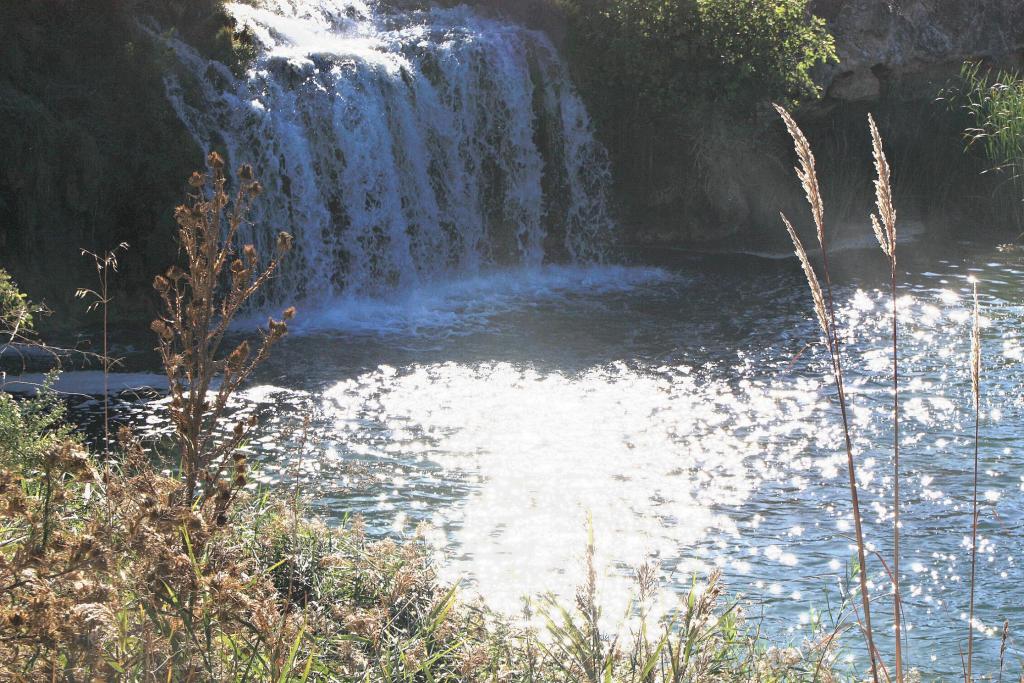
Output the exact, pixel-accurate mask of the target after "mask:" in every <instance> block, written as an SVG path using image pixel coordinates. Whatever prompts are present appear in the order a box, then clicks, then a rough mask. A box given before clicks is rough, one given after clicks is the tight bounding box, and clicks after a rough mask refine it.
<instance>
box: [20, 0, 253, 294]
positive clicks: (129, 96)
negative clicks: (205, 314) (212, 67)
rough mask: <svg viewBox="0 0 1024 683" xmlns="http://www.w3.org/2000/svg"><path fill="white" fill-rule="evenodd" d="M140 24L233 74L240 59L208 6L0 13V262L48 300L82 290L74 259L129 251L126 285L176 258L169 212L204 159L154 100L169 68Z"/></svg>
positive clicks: (217, 13) (125, 3)
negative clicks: (0, 144) (124, 246)
mask: <svg viewBox="0 0 1024 683" xmlns="http://www.w3.org/2000/svg"><path fill="white" fill-rule="evenodd" d="M151 19H155V20H156V22H158V24H159V25H160V26H161V27H164V28H163V30H165V31H175V32H178V33H179V34H180V35H181V36H182V37H184V38H185V39H186V40H188V41H189V42H190V43H192V44H193V45H196V46H197V47H198V48H199V49H200V50H202V51H203V52H205V53H206V54H208V55H210V56H213V57H217V58H218V59H221V60H223V61H226V62H228V63H230V64H233V65H235V66H236V67H238V66H240V64H241V62H242V61H243V60H244V58H245V56H246V55H247V53H248V51H250V50H251V46H249V45H247V44H246V43H245V40H244V38H245V37H244V36H236V35H235V33H234V31H233V29H232V27H231V25H230V21H229V19H228V17H227V16H226V15H225V14H224V12H223V11H222V8H221V7H220V2H219V0H170V1H166V0H97V1H94V2H72V1H69V0H32V2H21V1H13V0H12V1H6V2H2V3H0V103H2V104H0V139H2V140H4V153H3V154H2V155H0V252H3V253H4V254H5V255H6V256H7V258H5V262H6V263H8V264H9V266H10V267H12V268H13V269H14V275H16V276H19V278H20V279H21V280H22V282H24V283H30V284H31V285H32V286H33V291H35V292H36V294H37V296H39V297H41V298H45V299H46V300H48V301H51V300H54V299H56V300H57V303H58V304H59V303H60V300H61V299H67V298H68V293H69V292H73V291H74V284H76V283H80V282H83V281H85V279H86V277H87V275H86V273H87V272H88V270H90V269H91V264H89V263H87V262H86V261H85V260H84V259H81V257H80V256H79V250H80V249H81V248H86V249H89V250H91V251H94V252H96V253H102V252H105V251H106V250H107V249H109V248H111V247H112V246H114V245H116V244H118V243H120V242H124V241H127V242H129V244H130V245H131V250H130V251H129V252H128V254H127V255H126V257H125V259H124V267H125V270H126V271H127V275H128V276H129V278H128V279H129V280H131V279H133V278H132V276H133V275H135V276H137V279H136V281H142V280H143V278H144V277H145V275H146V274H148V273H150V272H152V271H153V270H156V268H157V266H158V264H160V263H163V262H166V260H167V259H168V258H169V255H171V254H173V244H172V242H171V239H170V236H171V234H172V231H171V226H172V225H173V223H172V217H171V209H172V208H173V206H174V204H175V199H176V198H177V197H178V196H179V194H180V187H179V183H180V179H181V178H183V177H186V176H187V174H188V171H189V170H190V169H192V168H194V167H195V166H197V165H198V164H199V163H200V162H201V160H202V152H201V151H200V150H199V149H198V148H197V147H196V146H195V145H194V143H193V141H192V139H191V137H190V136H189V135H188V134H187V132H186V131H185V130H184V128H183V126H182V125H181V123H180V122H179V121H178V118H177V117H176V116H175V114H174V111H173V110H172V109H171V107H170V106H169V104H168V102H167V99H166V97H165V95H164V84H163V74H164V73H165V71H166V70H167V69H168V68H170V63H171V59H172V57H171V55H170V54H169V53H168V51H167V48H166V47H165V46H164V45H163V44H162V43H161V41H159V40H154V39H153V38H152V37H151V36H150V35H148V34H147V33H146V31H145V30H143V25H144V24H145V23H146V22H147V21H151ZM152 25H155V24H152ZM44 250H45V253H46V256H47V258H46V259H42V258H38V257H39V256H41V253H40V252H42V251H44ZM54 263H59V264H60V265H61V268H59V269H56V270H55V269H53V268H52V265H53V264H54ZM136 300H137V299H136Z"/></svg>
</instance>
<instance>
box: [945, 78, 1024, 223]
mask: <svg viewBox="0 0 1024 683" xmlns="http://www.w3.org/2000/svg"><path fill="white" fill-rule="evenodd" d="M961 80H962V81H963V83H964V89H963V92H961V93H960V94H959V98H960V99H962V100H963V101H964V106H965V107H966V109H967V111H968V112H969V113H970V115H971V116H972V117H973V119H974V122H975V127H974V128H971V129H968V130H967V136H968V140H969V143H970V144H971V145H977V146H980V147H981V149H982V150H983V151H984V153H985V156H986V158H987V159H988V160H989V162H990V163H992V164H993V166H992V170H993V171H997V172H1001V173H1004V174H1006V175H1007V176H1008V177H1009V181H1010V183H1011V184H1012V185H1013V188H1014V191H1015V194H1016V198H1017V199H1018V201H1017V203H1016V211H1015V214H1016V219H1017V225H1018V228H1024V77H1022V76H1021V75H1020V74H1019V73H1016V72H1013V71H993V70H991V69H987V68H985V67H984V66H983V65H982V64H981V63H980V62H968V63H967V64H965V65H964V66H963V69H962V70H961Z"/></svg>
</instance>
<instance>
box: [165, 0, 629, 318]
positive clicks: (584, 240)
mask: <svg viewBox="0 0 1024 683" xmlns="http://www.w3.org/2000/svg"><path fill="white" fill-rule="evenodd" d="M228 11H229V12H231V13H232V14H233V16H234V17H235V18H236V19H237V21H238V28H239V29H240V30H246V31H248V32H249V33H250V34H251V35H253V36H254V37H255V40H256V42H257V44H258V45H259V48H260V52H259V57H258V58H257V60H256V62H255V64H254V65H253V66H252V68H251V69H250V70H249V72H248V73H247V74H246V75H245V77H243V78H236V77H234V76H233V75H232V74H231V73H230V72H229V71H228V70H227V69H226V68H225V67H224V66H223V65H221V64H218V63H215V62H208V61H206V60H205V59H203V58H201V57H200V56H199V55H198V54H196V53H195V52H194V51H192V50H191V49H189V48H188V47H187V46H185V45H182V44H180V43H176V44H175V46H176V50H177V54H178V56H179V58H180V60H181V63H182V64H183V66H184V74H183V75H182V76H181V77H180V78H175V77H169V79H168V93H169V95H170V96H171V100H172V102H173V103H174V106H175V107H176V109H177V111H178V113H179V115H180V117H181V119H182V120H183V121H184V122H185V124H186V125H187V127H188V129H189V130H190V131H191V132H192V135H193V136H194V137H195V139H196V140H197V142H198V143H199V144H200V145H201V146H202V147H203V148H205V149H213V148H215V147H217V148H221V149H225V150H226V152H227V154H228V157H229V160H230V164H231V165H232V166H237V165H238V164H241V163H251V164H252V165H253V166H254V168H255V169H256V171H257V173H258V175H259V177H260V178H261V180H262V182H263V184H264V186H265V188H266V190H267V192H266V194H265V195H263V196H262V197H261V198H260V200H259V202H258V205H257V208H256V211H255V214H254V216H253V224H254V225H253V227H252V228H251V229H249V230H247V232H246V234H245V235H244V238H245V239H246V240H247V241H252V242H253V243H255V244H256V245H257V247H260V248H261V251H262V252H263V253H268V252H269V251H270V250H271V249H272V245H273V243H274V242H273V240H274V237H275V235H276V233H277V231H278V230H282V229H284V230H289V231H291V232H292V233H293V234H294V235H295V237H296V247H297V248H296V250H295V252H294V253H293V254H292V255H291V256H290V257H289V258H288V259H287V262H286V264H285V265H284V268H283V271H282V273H281V276H280V277H279V278H277V279H276V280H275V282H274V283H273V286H272V288H271V290H270V291H269V298H270V299H271V300H272V301H275V302H276V301H279V300H285V298H287V300H288V301H289V302H291V301H294V300H304V301H308V302H316V303H318V304H323V303H327V302H331V301H334V300H336V299H338V298H339V297H366V296H379V295H390V294H392V293H394V292H409V291H412V290H414V289H417V288H420V287H424V286H432V285H435V284H437V283H438V282H445V281H447V280H449V279H450V278H451V277H452V276H453V275H460V276H461V275H466V274H469V275H473V274H476V273H478V272H481V270H483V269H486V268H489V267H492V266H494V265H500V266H513V265H514V266H525V267H530V268H536V267H539V266H541V265H542V264H544V263H548V262H590V261H594V260H599V259H600V258H601V256H602V254H603V253H604V252H605V249H606V248H607V245H608V243H609V240H610V237H611V233H612V221H611V219H610V217H609V214H608V206H607V203H608V200H607V187H608V184H609V165H608V160H607V155H606V153H605V151H604V149H603V148H602V147H601V146H600V145H599V144H598V143H597V142H596V141H595V140H594V138H593V135H592V134H591V124H590V120H589V117H588V116H587V113H586V111H585V109H584V107H583V105H582V102H581V101H580V99H579V97H578V96H577V94H576V92H575V90H574V88H573V86H572V83H571V81H570V80H569V77H568V72H567V70H566V68H565V65H564V64H563V63H562V61H561V60H560V58H559V56H558V55H557V53H556V51H555V50H554V48H553V47H552V45H551V43H550V41H549V40H548V39H547V38H546V37H545V36H544V35H543V34H541V33H538V32H534V31H529V30H526V29H524V28H521V27H519V26H515V25H512V24H508V23H503V22H500V21H496V20H491V19H485V18H482V17H479V16H477V15H475V14H474V13H473V12H472V11H470V10H469V9H468V8H465V7H458V8H453V9H437V8H435V9H430V10H421V11H406V12H397V11H395V10H388V9H385V8H383V7H378V6H376V5H374V4H369V3H363V2H353V1H349V0H302V1H301V2H300V1H297V0H292V1H289V0H273V1H268V2H264V3H260V5H259V6H252V5H249V4H242V3H234V4H229V5H228Z"/></svg>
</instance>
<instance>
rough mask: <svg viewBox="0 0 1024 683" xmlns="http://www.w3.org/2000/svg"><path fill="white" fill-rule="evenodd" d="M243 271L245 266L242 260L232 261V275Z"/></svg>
mask: <svg viewBox="0 0 1024 683" xmlns="http://www.w3.org/2000/svg"><path fill="white" fill-rule="evenodd" d="M243 270H245V264H244V263H242V259H237V258H236V259H235V260H234V261H232V262H231V272H232V273H235V274H236V275H237V274H238V273H241V272H242V271H243Z"/></svg>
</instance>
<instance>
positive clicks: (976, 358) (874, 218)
mask: <svg viewBox="0 0 1024 683" xmlns="http://www.w3.org/2000/svg"><path fill="white" fill-rule="evenodd" d="M971 73H973V74H974V75H973V76H972V77H974V78H977V77H978V76H977V73H976V72H970V73H969V74H968V75H969V76H970V75H971ZM1020 85H1021V88H1022V90H1021V92H1022V95H1024V82H1021V83H1020ZM993 87H994V86H993ZM1002 88H1003V86H1000V92H1002ZM1020 103H1021V104H1024V99H1021V101H1020ZM776 109H777V110H778V111H779V114H780V115H781V116H782V118H783V120H784V122H785V124H786V127H787V129H788V131H789V133H790V135H791V136H792V138H793V141H794V144H795V147H796V152H797V157H798V159H799V166H798V167H797V169H796V171H797V176H798V178H799V179H800V182H801V184H802V185H803V187H804V190H805V192H806V194H807V199H808V202H809V204H810V206H811V213H812V216H813V219H814V224H815V227H816V229H817V234H818V242H819V245H820V246H821V260H822V270H823V274H824V278H825V283H826V287H825V288H824V289H823V288H822V286H821V284H820V282H819V280H818V276H817V274H816V272H815V269H814V267H813V266H812V264H811V262H810V259H809V257H808V255H807V251H806V249H805V248H804V246H803V244H802V242H801V240H800V237H799V235H798V234H797V232H796V230H795V229H794V227H793V225H792V224H791V223H790V221H789V220H788V219H787V218H786V216H785V215H783V216H782V220H783V223H784V224H785V226H786V230H787V232H788V233H789V235H790V238H791V239H792V241H793V245H794V247H795V250H796V255H797V257H798V259H799V261H800V264H801V267H802V268H803V271H804V274H805V275H806V278H807V282H808V285H809V287H810V291H811V298H812V301H813V303H814V309H815V315H816V317H817V318H818V321H819V323H820V325H821V328H822V330H823V332H824V333H825V337H826V340H827V343H828V347H829V353H830V357H831V361H832V372H833V379H834V381H835V384H836V388H837V392H838V395H839V404H840V409H841V413H842V424H843V433H844V439H845V444H846V452H847V458H848V467H849V475H850V496H851V502H852V505H853V516H854V522H855V525H856V531H857V539H856V540H857V554H858V560H859V562H860V567H859V570H860V571H859V578H860V588H861V606H862V609H863V618H862V621H861V629H862V631H863V632H864V636H865V640H866V642H867V648H868V654H869V657H870V661H871V669H872V677H873V678H874V679H875V680H876V681H877V680H878V675H879V672H881V674H882V675H883V676H884V677H885V679H886V680H891V678H890V674H889V671H888V669H887V668H886V666H885V664H884V662H883V660H882V657H881V655H880V653H879V652H878V650H877V649H876V648H875V645H874V634H873V630H872V624H871V617H870V599H869V596H868V593H867V581H866V573H867V572H866V566H865V564H864V558H865V540H864V536H863V532H862V530H861V525H860V509H859V499H858V495H857V493H858V492H857V486H856V463H855V461H854V459H853V455H852V451H851V448H850V444H851V435H850V428H849V422H848V420H847V416H846V407H845V397H844V394H845V392H844V388H843V376H842V358H841V350H840V344H839V338H840V336H839V334H838V332H837V330H836V322H835V313H834V307H833V305H832V298H831V285H830V281H829V276H828V253H827V250H826V248H825V244H826V242H825V236H824V227H823V226H824V220H823V217H824V207H823V205H822V201H821V194H820V191H819V190H818V182H817V177H816V169H815V165H814V156H813V153H812V152H811V149H810V145H809V143H808V142H807V139H806V138H805V137H804V135H803V133H802V132H801V130H800V128H799V126H798V125H797V124H796V122H795V120H794V119H793V118H792V116H790V115H789V113H788V112H786V111H785V110H784V109H782V108H781V107H778V106H776ZM1021 113H1022V114H1024V109H1022V110H1021ZM1011 118H1012V117H1011ZM1008 120H1009V119H1008ZM1008 125H1010V127H1011V130H1012V125H1016V124H1013V123H1012V122H1011V123H1010V124H1008ZM868 128H869V130H870V133H871V142H872V152H873V158H874V166H875V174H876V178H875V181H874V186H875V212H873V213H872V214H871V216H870V221H871V226H872V229H873V231H874V234H875V237H876V239H877V240H878V245H879V247H880V249H881V251H882V254H883V255H884V256H885V257H886V259H887V261H888V265H889V276H890V277H889V289H890V291H889V294H890V298H891V305H892V332H891V342H892V394H893V411H892V428H893V443H892V452H893V502H892V505H893V554H892V564H891V570H890V568H889V566H888V565H885V561H884V559H883V558H882V556H881V555H880V554H879V555H878V556H879V559H881V560H882V563H883V565H885V566H884V568H885V569H886V571H887V572H888V574H889V579H890V582H891V584H892V592H893V627H894V632H895V640H894V647H893V653H894V672H893V675H894V677H895V680H896V681H897V683H903V681H904V680H906V679H907V674H906V672H905V670H904V664H905V645H906V643H905V641H904V637H905V635H906V634H905V632H904V628H903V598H902V593H901V590H900V579H901V576H900V557H901V550H900V547H901V527H900V505H901V498H900V484H901V480H902V472H901V470H900V400H899V396H900V395H899V390H900V373H899V368H900V364H899V310H898V304H899V298H898V294H897V284H898V283H897V276H898V272H897V258H896V251H897V250H896V246H897V232H896V209H895V207H894V203H893V192H892V183H891V169H890V166H889V163H888V160H887V158H886V155H885V149H884V144H883V140H882V136H881V133H880V132H879V130H878V125H877V124H876V122H875V119H874V117H873V116H871V115H870V114H869V115H868ZM1022 133H1024V127H1022V128H1021V129H1020V131H1019V132H1016V133H1013V135H1020V134H1022ZM1006 136H1007V137H1003V138H1001V139H1000V140H991V141H989V144H991V145H993V146H994V148H996V149H999V150H1001V153H1005V154H1007V155H1010V154H1011V150H1010V149H1009V147H1006V148H1004V147H1001V145H1009V144H1010V143H1009V142H1008V141H1009V140H1010V139H1011V138H1012V136H1011V134H1010V132H1006ZM1019 142H1024V137H1021V138H1020V140H1019ZM1019 142H1018V144H1019ZM1014 153H1015V154H1021V155H1022V157H1021V158H1024V152H1022V151H1021V150H1020V149H1018V150H1017V152H1014ZM1013 164H1014V166H1015V168H1024V166H1018V164H1019V161H1016V162H1013ZM973 304H974V305H973V316H972V326H971V357H970V367H969V374H970V377H971V396H972V409H973V412H974V458H973V487H972V500H971V544H970V546H971V559H970V565H971V571H970V581H969V586H968V590H969V610H968V618H967V622H968V626H967V628H968V635H967V653H966V656H965V655H964V653H963V650H962V648H961V650H960V652H961V658H962V660H963V674H964V681H965V683H973V681H974V667H973V660H974V624H975V616H974V615H975V593H976V585H977V563H978V562H977V553H978V526H979V521H980V516H979V514H980V513H979V505H978V477H979V468H980V462H979V458H980V432H981V324H980V305H979V301H978V284H977V282H976V281H973ZM1008 638H1009V623H1008V622H1007V623H1006V624H1005V626H1004V629H1003V634H1002V640H1001V644H1000V655H999V673H998V677H999V679H1000V680H1001V679H1002V673H1003V668H1004V663H1005V662H1004V658H1005V654H1006V645H1007V641H1008ZM1022 680H1024V679H1022Z"/></svg>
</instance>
